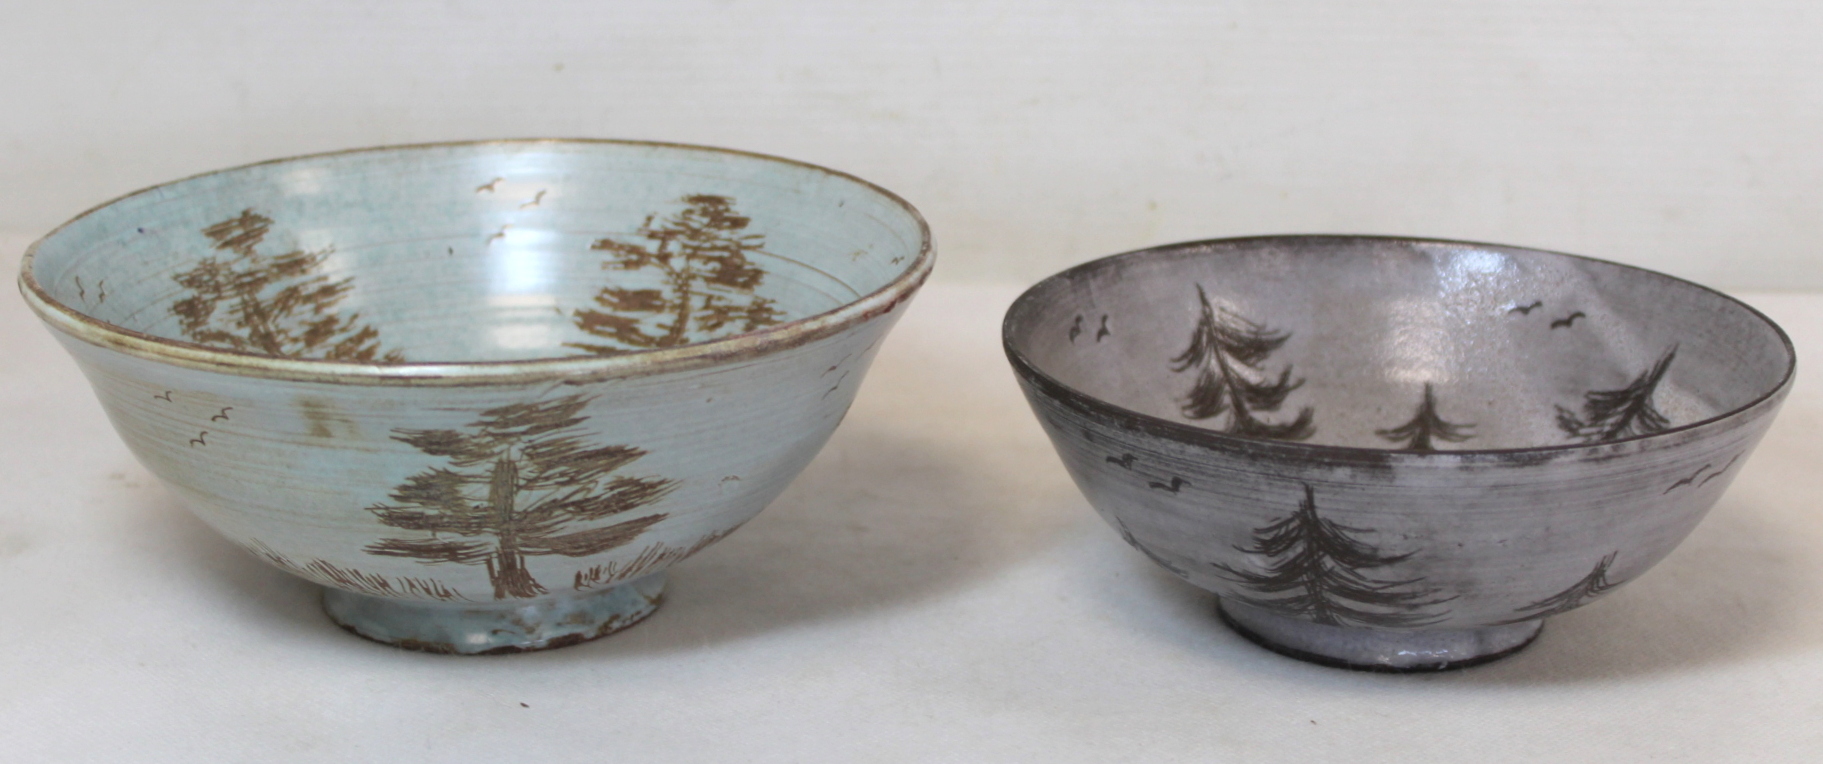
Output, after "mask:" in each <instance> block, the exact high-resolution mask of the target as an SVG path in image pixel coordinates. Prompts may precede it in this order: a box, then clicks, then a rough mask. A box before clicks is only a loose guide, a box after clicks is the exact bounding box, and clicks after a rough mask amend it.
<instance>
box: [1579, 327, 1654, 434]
mask: <svg viewBox="0 0 1823 764" xmlns="http://www.w3.org/2000/svg"><path fill="white" fill-rule="evenodd" d="M1676 357H1677V346H1676V345H1673V346H1672V347H1671V349H1670V350H1667V351H1665V355H1664V356H1663V357H1661V358H1659V359H1658V363H1655V364H1653V365H1652V368H1651V369H1648V370H1646V372H1645V373H1643V374H1640V375H1639V376H1638V377H1636V378H1634V380H1633V383H1632V384H1630V385H1627V386H1626V387H1623V388H1621V389H1619V390H1595V391H1591V392H1589V393H1587V394H1586V395H1584V396H1583V404H1582V416H1580V417H1578V416H1577V415H1576V412H1573V411H1571V410H1569V409H1567V408H1564V407H1562V406H1558V407H1557V426H1558V427H1559V428H1562V429H1563V431H1564V432H1565V433H1568V434H1569V436H1570V437H1571V438H1573V439H1577V440H1581V441H1582V442H1584V443H1606V442H1608V441H1611V440H1620V439H1621V438H1631V437H1634V436H1637V435H1651V434H1652V433H1655V432H1660V431H1662V430H1664V429H1665V428H1666V427H1667V426H1669V425H1670V424H1671V422H1670V420H1669V419H1666V418H1665V415H1664V414H1661V413H1659V411H1658V409H1656V408H1654V407H1653V406H1652V394H1653V393H1654V392H1656V391H1657V390H1658V383H1659V382H1660V381H1661V380H1663V379H1664V378H1665V371H1666V370H1667V369H1669V368H1671V360H1672V359H1673V358H1676Z"/></svg>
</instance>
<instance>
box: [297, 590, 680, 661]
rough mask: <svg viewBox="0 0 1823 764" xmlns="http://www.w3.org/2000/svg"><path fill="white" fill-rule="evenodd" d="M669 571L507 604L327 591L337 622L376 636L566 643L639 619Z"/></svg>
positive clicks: (501, 648)
mask: <svg viewBox="0 0 1823 764" xmlns="http://www.w3.org/2000/svg"><path fill="white" fill-rule="evenodd" d="M664 588H665V574H663V573H654V574H652V575H649V576H645V577H644V578H639V579H635V580H632V581H628V582H626V583H624V584H620V585H618V586H615V587H613V588H610V589H603V590H600V591H592V592H585V593H580V594H574V595H569V596H558V597H546V598H540V599H536V600H516V601H515V600H509V601H504V602H423V601H418V600H403V599H394V598H390V597H370V596H367V595H364V594H355V593H353V592H348V591H343V590H341V589H329V588H325V589H324V590H323V611H324V612H326V613H328V614H329V618H330V620H333V621H335V622H336V625H338V626H341V627H342V628H344V629H347V630H348V631H350V632H353V633H354V634H355V635H357V636H361V637H365V638H367V639H371V640H373V641H375V642H380V643H383V644H388V645H393V646H394V647H403V648H405V649H408V650H422V651H424V652H429V653H445V654H450V655H499V654H503V653H522V652H530V651H533V650H549V649H552V648H557V647H568V646H570V645H574V644H580V643H583V642H587V641H589V640H592V639H600V638H601V637H605V636H607V635H609V634H613V633H614V632H617V631H620V630H621V629H625V628H627V627H629V626H632V625H633V624H636V623H639V622H640V621H642V620H644V619H645V618H646V616H649V615H651V614H652V613H653V611H655V610H657V609H658V604H659V598H660V595H661V594H662V593H663V592H664Z"/></svg>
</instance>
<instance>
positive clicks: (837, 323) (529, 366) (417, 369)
mask: <svg viewBox="0 0 1823 764" xmlns="http://www.w3.org/2000/svg"><path fill="white" fill-rule="evenodd" d="M489 146H499V147H527V148H529V147H535V146H553V147H562V146H576V147H615V148H634V149H641V148H643V149H657V150H661V151H681V152H701V153H707V154H719V155H723V156H731V157H739V158H743V159H750V160H760V161H762V162H772V163H778V164H783V165H789V166H792V167H797V168H801V169H807V170H811V171H814V172H817V173H822V174H824V175H826V176H830V177H834V178H838V179H841V180H845V181H849V182H852V183H854V184H856V185H858V186H860V187H861V188H862V189H864V190H866V191H871V192H873V193H875V194H878V195H880V197H881V198H883V199H885V200H886V201H887V202H889V203H890V204H892V205H894V206H897V207H898V208H899V209H900V210H901V211H903V212H904V213H905V214H906V215H907V216H909V217H910V219H911V220H912V221H913V222H914V223H915V224H916V225H917V228H918V237H919V243H918V254H917V256H916V257H915V258H913V259H912V262H911V263H909V264H908V265H906V266H905V268H904V270H902V271H900V272H899V274H898V275H896V276H894V277H893V278H892V280H891V281H889V282H887V283H886V284H885V285H884V286H881V287H880V288H878V289H875V290H874V291H872V292H870V293H868V294H865V295H862V296H860V297H859V298H856V299H853V300H850V301H848V302H846V303H843V304H842V305H840V306H838V307H836V308H834V309H831V310H827V311H824V312H822V313H817V314H814V315H810V316H806V317H803V318H799V319H794V320H791V321H787V322H784V323H782V324H778V325H775V326H769V327H766V328H763V329H757V330H754V331H750V332H742V333H740V334H735V335H731V336H728V337H722V338H718V339H713V340H708V341H704V342H695V343H690V344H687V345H680V346H678V347H673V348H655V349H648V350H633V351H628V352H626V353H621V354H617V355H612V356H547V357H540V358H526V359H516V360H505V361H430V362H406V363H394V364H387V363H354V362H348V361H330V360H322V359H312V358H285V357H280V356H272V355H266V354H262V353H253V352H246V351H240V350H227V349H221V348H214V347H209V346H207V345H202V344H199V343H195V342H190V341H186V340H179V339H172V338H168V337H160V336H157V335H153V334H148V333H145V332H141V331H137V330H133V329H128V328H126V327H122V326H117V325H115V324H111V323H108V322H106V321H102V320H100V319H97V318H94V317H92V316H89V315H87V314H85V313H83V312H81V311H78V310H76V309H74V308H72V307H70V306H69V305H68V304H65V303H63V302H62V301H59V300H57V299H56V298H54V297H52V296H51V295H50V293H49V292H48V291H46V290H45V289H44V286H43V285H42V284H40V283H39V282H38V280H37V278H36V277H35V276H34V275H33V273H32V265H33V262H34V260H35V258H36V256H37V253H38V249H39V247H40V246H42V245H43V244H45V243H46V242H48V241H50V240H51V239H52V238H53V237H55V236H57V235H58V234H59V233H61V232H63V231H64V230H65V229H67V228H69V227H70V226H73V225H75V224H76V223H78V222H80V221H82V220H84V219H86V218H88V217H89V216H91V215H93V214H95V213H97V212H99V211H100V210H102V209H105V208H108V207H111V206H113V205H115V204H119V203H121V202H124V201H127V200H129V199H133V198H136V197H140V196H143V195H146V194H151V193H156V192H159V191H163V190H166V189H169V188H171V187H173V186H177V185H180V184H184V183H188V182H191V181H194V180H199V179H202V178H207V177H212V176H218V175H227V174H230V173H237V172H243V171H246V170H250V169H252V168H256V167H265V166H269V165H279V164H286V163H291V162H301V161H308V160H317V159H325V158H329V157H340V156H348V155H356V154H382V153H395V154H410V153H414V152H419V151H427V150H437V149H460V148H480V147H489ZM935 257H936V251H935V248H934V245H933V242H932V239H931V230H930V224H929V223H927V222H926V221H925V220H924V216H923V215H922V214H920V213H919V212H918V210H917V208H916V207H913V206H912V205H911V203H910V202H907V201H906V200H905V199H904V198H902V197H900V196H899V195H898V194H895V193H893V192H891V191H888V190H886V189H885V188H882V187H880V186H879V185H876V184H874V183H872V182H869V181H867V180H864V179H862V178H859V177H856V176H854V175H851V174H848V173H845V172H841V171H839V170H832V169H830V168H827V167H823V166H821V165H815V164H811V163H809V162H803V161H799V160H796V159H789V158H786V157H780V156H774V155H771V154H762V153H758V152H752V151H743V150H740V149H729V148H722V147H718V146H706V145H699V144H690V143H673V142H666V141H645V140H623V139H614V138H499V139H485V140H467V141H438V142H429V143H407V144H394V145H383V146H369V147H363V148H354V149H342V150H337V151H324V152H317V153H311V154H299V155H295V156H287V157H279V158H276V159H268V160H264V161H260V162H251V163H248V164H240V165H235V166H232V167H225V168H221V169H217V170H210V171H207V172H201V173H197V174H194V175H189V176H186V177H182V178H178V179H176V180H171V181H166V182H163V183H158V184H156V185H152V186H147V187H145V188H141V189H139V190H137V191H131V192H128V193H125V194H122V195H120V196H117V197H114V198H112V199H109V200H107V201H105V202H102V203H100V204H97V205H95V206H93V207H90V208H89V209H87V210H84V211H83V212H82V213H81V214H79V215H77V216H75V217H73V218H71V219H69V220H68V221H65V222H64V223H63V224H62V225H59V226H57V227H56V228H53V229H51V231H50V232H49V233H46V234H45V235H43V236H41V237H39V238H38V239H37V240H36V241H34V242H32V244H31V246H29V247H27V248H26V250H25V254H24V256H23V257H22V258H21V260H20V264H19V282H18V283H19V291H20V292H21V294H23V295H24V297H25V302H26V304H27V305H28V306H30V307H31V309H32V311H33V312H35V313H37V314H38V317H39V318H40V319H42V320H43V321H44V322H45V323H47V324H49V325H51V326H52V327H53V328H55V329H57V330H59V331H61V332H62V333H64V334H67V335H69V336H71V337H74V338H76V339H79V340H82V341H84V342H87V343H89V344H91V345H96V346H99V347H102V348H106V349H110V350H116V351H119V352H122V353H125V354H127V355H131V356H135V357H138V358H142V359H145V360H149V361H155V362H160V363H166V364H171V365H175V366H180V367H186V368H191V369H200V370H205V371H213V372H220V373H224V374H231V375H237V376H246V377H257V378H266V379H281V380H289V381H298V382H328V383H334V384H344V385H407V386H473V385H511V384H528V383H537V382H540V381H550V380H553V379H561V380H565V381H572V380H586V379H599V378H625V377H636V376H646V375H650V374H662V373H668V372H676V371H685V370H689V369H695V368H700V367H705V366H713V365H716V364H720V363H725V362H728V361H732V360H739V359H743V358H751V357H757V356H761V355H766V354H770V353H774V352H778V351H782V350H786V349H789V348H793V347H797V346H800V345H804V344H807V343H810V342H814V341H816V340H819V339H822V338H825V337H829V336H832V335H835V334H838V333H840V332H842V331H844V330H846V329H848V328H850V327H852V326H855V325H858V324H860V323H863V322H866V321H868V320H869V319H872V318H874V317H877V316H880V315H883V314H886V313H890V312H892V311H893V310H895V309H896V308H897V307H898V306H899V304H900V303H902V302H904V301H906V300H908V299H910V297H911V296H912V294H914V293H915V292H916V291H917V290H918V287H919V286H921V285H922V284H923V283H924V281H925V279H926V278H928V277H929V276H930V272H931V268H932V266H933V265H934V261H935Z"/></svg>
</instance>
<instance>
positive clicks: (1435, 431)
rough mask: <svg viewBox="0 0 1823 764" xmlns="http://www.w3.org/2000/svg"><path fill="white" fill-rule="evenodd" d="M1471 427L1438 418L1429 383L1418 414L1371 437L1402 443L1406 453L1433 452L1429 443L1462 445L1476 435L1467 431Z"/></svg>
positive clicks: (1471, 426) (1433, 447)
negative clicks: (1436, 441) (1377, 436)
mask: <svg viewBox="0 0 1823 764" xmlns="http://www.w3.org/2000/svg"><path fill="white" fill-rule="evenodd" d="M1474 428H1475V425H1472V424H1452V423H1450V422H1446V421H1443V417H1440V416H1437V396H1436V393H1434V392H1433V391H1432V390H1431V384H1430V383H1429V382H1426V383H1424V401H1423V402H1421V403H1419V404H1418V412H1417V413H1416V414H1413V415H1412V418H1411V419H1410V420H1409V421H1407V422H1406V423H1405V424H1402V425H1399V426H1398V427H1392V428H1388V429H1385V430H1374V433H1375V434H1377V435H1379V436H1380V437H1382V438H1385V439H1387V440H1390V441H1393V442H1394V443H1399V442H1403V443H1405V450H1406V451H1435V450H1437V448H1436V446H1434V445H1433V444H1432V442H1431V441H1432V440H1441V441H1446V442H1449V443H1461V442H1462V441H1465V440H1468V439H1469V438H1473V437H1475V435H1474V434H1473V433H1471V432H1469V430H1472V429H1474Z"/></svg>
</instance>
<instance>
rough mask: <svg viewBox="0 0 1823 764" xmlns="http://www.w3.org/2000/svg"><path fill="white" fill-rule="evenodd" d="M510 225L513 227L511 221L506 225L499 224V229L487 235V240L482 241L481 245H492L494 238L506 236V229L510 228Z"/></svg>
mask: <svg viewBox="0 0 1823 764" xmlns="http://www.w3.org/2000/svg"><path fill="white" fill-rule="evenodd" d="M512 227H513V224H512V223H507V224H506V225H503V226H500V230H498V231H495V232H494V234H493V235H492V236H489V237H487V241H486V242H483V243H482V245H483V246H492V245H493V243H494V240H495V239H504V238H506V229H508V228H512Z"/></svg>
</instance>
